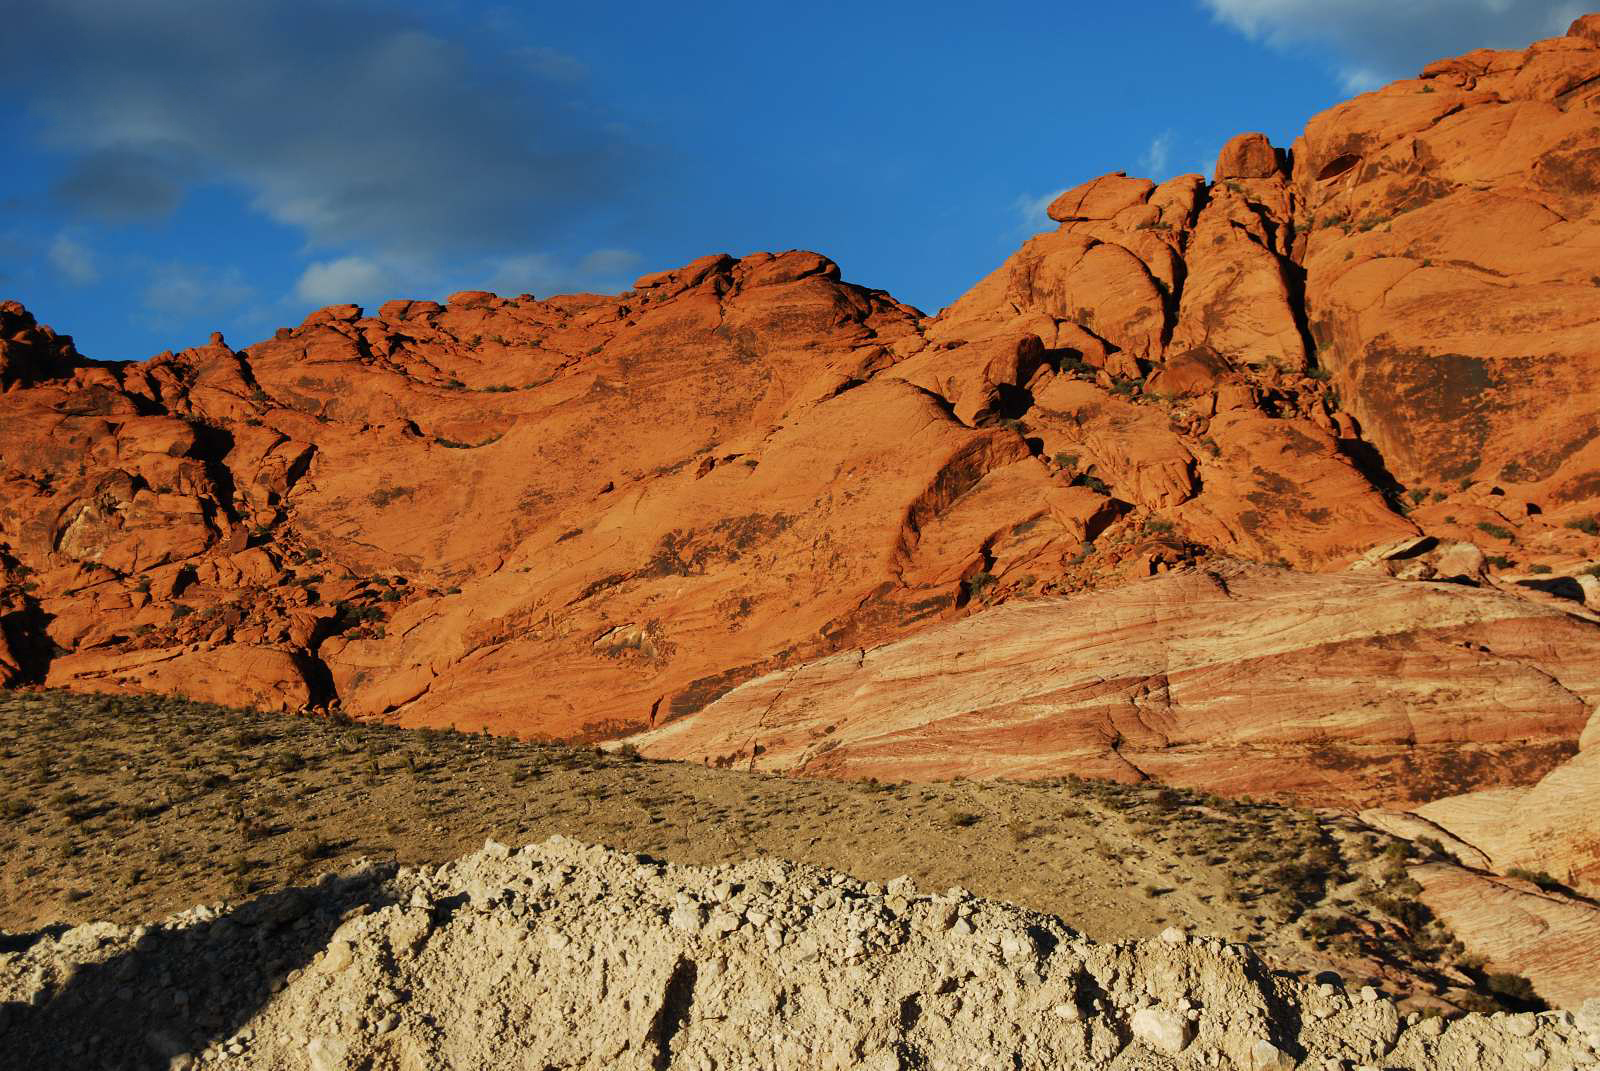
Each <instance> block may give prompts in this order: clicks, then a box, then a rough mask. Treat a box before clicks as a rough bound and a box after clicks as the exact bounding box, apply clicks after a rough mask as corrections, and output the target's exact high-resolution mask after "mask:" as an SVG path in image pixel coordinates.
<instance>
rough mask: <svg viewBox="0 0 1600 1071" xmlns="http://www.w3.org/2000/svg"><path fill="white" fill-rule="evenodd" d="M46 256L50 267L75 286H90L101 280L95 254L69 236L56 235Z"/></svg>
mask: <svg viewBox="0 0 1600 1071" xmlns="http://www.w3.org/2000/svg"><path fill="white" fill-rule="evenodd" d="M46 256H48V257H49V259H50V266H51V267H52V268H54V269H55V270H56V272H57V273H58V274H59V275H61V276H62V277H63V278H64V279H66V280H67V281H68V282H69V283H72V284H73V285H74V286H88V285H89V284H90V283H93V282H97V281H98V280H99V279H100V269H99V267H98V266H97V265H96V264H95V256H94V252H93V251H92V250H91V249H90V248H89V247H88V246H86V245H84V244H83V243H82V242H80V241H78V240H77V239H75V238H72V237H70V236H68V235H65V234H58V235H56V237H55V240H54V241H52V242H51V243H50V250H49V252H48V253H47V254H46Z"/></svg>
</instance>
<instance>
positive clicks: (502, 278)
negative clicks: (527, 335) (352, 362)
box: [283, 249, 642, 307]
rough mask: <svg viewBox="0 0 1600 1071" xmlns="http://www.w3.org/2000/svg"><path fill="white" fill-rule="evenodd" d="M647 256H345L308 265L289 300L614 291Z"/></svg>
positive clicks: (312, 302) (313, 303) (606, 252)
mask: <svg viewBox="0 0 1600 1071" xmlns="http://www.w3.org/2000/svg"><path fill="white" fill-rule="evenodd" d="M641 260H642V258H641V257H640V255H639V254H638V253H635V252H633V251H632V250H628V249H596V250H594V251H592V252H590V253H587V254H585V255H583V256H581V257H578V258H577V259H575V260H573V259H567V258H562V257H558V256H553V255H551V254H548V253H519V254H515V255H512V256H503V257H484V258H477V259H474V260H471V261H469V262H462V263H454V264H449V265H440V264H438V263H435V262H433V261H429V260H419V259H406V258H383V257H368V256H354V255H352V256H343V257H333V258H329V259H326V260H318V261H315V262H313V263H311V264H309V265H307V266H306V269H305V270H304V271H303V272H301V274H300V278H299V279H298V280H296V282H295V285H294V289H293V291H292V292H291V293H290V294H288V295H287V296H286V297H285V298H284V300H283V304H284V305H285V307H288V306H299V307H305V306H310V307H317V306H322V305H342V304H346V303H354V304H358V305H368V306H370V305H374V304H376V303H378V302H381V301H385V300H387V299H389V298H396V297H438V298H442V297H444V296H445V295H447V294H450V293H453V292H454V291H457V290H492V291H494V292H495V293H497V294H506V295H516V294H537V295H539V296H540V297H549V296H550V295H552V294H562V293H573V292H576V291H596V292H601V293H614V292H617V291H620V290H624V289H626V288H627V286H628V285H629V283H630V282H631V281H632V279H633V277H634V276H635V275H637V274H638V267H639V264H640V261H641Z"/></svg>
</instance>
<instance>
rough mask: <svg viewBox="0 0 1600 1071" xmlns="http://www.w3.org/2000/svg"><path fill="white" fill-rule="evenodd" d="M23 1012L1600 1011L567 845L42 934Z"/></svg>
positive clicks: (1191, 1015) (1277, 1016)
mask: <svg viewBox="0 0 1600 1071" xmlns="http://www.w3.org/2000/svg"><path fill="white" fill-rule="evenodd" d="M0 1000H3V1001H5V1003H4V1004H3V1005H0V1046H3V1047H4V1049H5V1051H6V1052H7V1053H8V1055H10V1056H11V1057H13V1058H16V1059H17V1060H19V1061H20V1062H19V1064H18V1066H27V1067H30V1068H40V1069H48V1068H58V1067H59V1068H67V1067H86V1066H97V1067H98V1066H106V1067H110V1066H123V1067H154V1068H163V1069H166V1068H171V1069H200V1068H219V1069H220V1068H273V1069H275V1071H277V1069H282V1071H341V1069H346V1068H403V1067H574V1068H578V1067H590V1068H640V1069H659V1068H720V1069H725V1071H737V1069H751V1071H755V1069H778V1068H795V1069H800V1068H808V1069H809V1068H836V1069H841V1071H842V1069H846V1068H850V1069H855V1068H872V1069H875V1071H900V1069H907V1071H909V1069H912V1068H917V1069H924V1068H925V1069H929V1071H936V1069H937V1071H956V1069H959V1068H973V1067H993V1068H1007V1067H1029V1068H1086V1069H1087V1068H1104V1067H1114V1068H1126V1069H1130V1071H1132V1069H1152V1071H1154V1069H1168V1068H1177V1067H1191V1068H1207V1067H1219V1068H1248V1069H1250V1071H1279V1069H1283V1071H1287V1069H1290V1068H1295V1067H1303V1068H1315V1069H1319V1071H1321V1069H1335V1068H1337V1069H1355V1068H1366V1067H1380V1066H1381V1067H1383V1068H1388V1069H1397V1071H1398V1069H1406V1068H1419V1069H1420V1068H1429V1069H1433V1071H1456V1069H1460V1071H1466V1069H1469V1068H1472V1069H1479V1068H1482V1069H1500V1068H1507V1069H1509V1068H1515V1069H1516V1071H1525V1069H1527V1068H1548V1069H1550V1071H1570V1069H1574V1068H1587V1067H1594V1066H1597V1065H1600V1002H1595V1001H1591V1002H1590V1003H1589V1004H1587V1005H1584V1006H1583V1007H1582V1008H1581V1009H1579V1010H1578V1011H1576V1012H1556V1013H1545V1014H1538V1015H1533V1014H1526V1015H1495V1016H1489V1017H1484V1016H1479V1015H1468V1016H1466V1017H1463V1018H1460V1019H1456V1020H1454V1021H1450V1022H1446V1021H1445V1020H1443V1019H1439V1018H1418V1017H1417V1016H1415V1015H1411V1016H1404V1017H1403V1016H1401V1015H1400V1013H1399V1012H1398V1011H1397V1010H1396V1008H1395V1006H1394V1004H1393V1003H1391V1002H1390V1001H1389V1000H1388V999H1387V998H1386V997H1385V996H1384V995H1383V994H1382V993H1380V992H1378V991H1376V990H1374V989H1372V988H1370V987H1359V988H1346V986H1345V985H1344V983H1343V982H1342V981H1341V980H1340V979H1338V978H1336V977H1332V976H1328V977H1323V978H1319V979H1307V980H1298V979H1291V978H1286V977H1280V976H1278V975H1275V974H1273V973H1272V972H1271V971H1269V970H1268V969H1267V967H1266V966H1265V965H1264V964H1263V963H1262V962H1261V961H1260V960H1259V959H1258V958H1257V957H1256V956H1255V954H1254V953H1253V952H1252V951H1250V949H1249V948H1247V947H1244V946H1238V945H1230V944H1228V943H1226V942H1223V941H1220V940H1215V939H1212V938H1207V937H1199V936H1192V935H1189V934H1185V933H1184V932H1182V931H1180V930H1177V929H1172V930H1168V931H1166V932H1165V933H1163V934H1162V935H1161V936H1160V937H1159V938H1154V939H1149V940H1143V941H1129V942H1122V943H1117V944H1095V943H1092V942H1089V941H1086V940H1084V939H1083V938H1081V937H1079V936H1078V935H1076V934H1074V933H1073V932H1071V931H1070V930H1068V929H1067V928H1066V927H1065V926H1064V925H1063V924H1062V923H1061V922H1060V920H1058V919H1055V918H1052V917H1049V916H1045V915H1040V914H1037V913H1034V912H1031V911H1027V910H1024V909H1021V908H1018V907H1014V906H1011V905H1008V904H1004V903H999V902H995V901H987V900H982V899H979V898H977V897H974V896H972V895H970V894H968V893H966V892H965V891H963V890H961V889H958V888H957V889H950V890H947V891H945V892H942V893H926V892H923V891H920V890H918V889H916V888H915V887H913V885H912V883H911V882H910V881H909V879H905V878H900V879H896V880H894V881H890V882H886V883H882V884H878V883H863V882H859V881H856V880H855V879H853V878H850V877H847V876H845V875H843V874H838V873H834V872H830V871H826V870H822V869H819V868H814V867H803V866H795V865H792V864H787V863H782V862H778V861H774V860H762V861H756V862H747V863H741V864H738V865H734V866H726V867H712V868H694V867H679V866H671V865H667V864H663V863H660V862H657V861H655V860H652V859H649V858H645V857H640V856H634V855H627V854H623V853H618V852H614V851H610V850H607V849H605V848H601V847H590V846H585V845H582V844H579V843H576V842H573V841H570V840H566V839H563V838H559V837H557V838H552V839H551V840H549V841H547V842H545V843H543V844H538V845H530V846H528V847H525V848H522V849H520V850H516V851H513V850H511V849H509V848H507V847H506V846H505V845H501V844H495V843H489V844H486V845H485V846H484V848H483V850H482V851H480V852H478V853H476V854H474V855H472V856H469V857H466V858H464V859H461V860H458V861H456V862H453V863H448V864H445V865H442V866H438V867H423V868H418V869H404V870H398V871H392V870H384V869H376V868H370V869H358V870H355V871H352V872H348V873H345V874H342V875H330V876H329V877H328V878H326V879H325V880H324V881H323V882H322V883H321V884H320V885H318V886H317V887H315V888H314V889H310V890H300V891H295V892H290V893H283V894H277V895H275V896H271V897H268V898H266V899H263V900H258V901H252V902H248V903H244V904H240V905H235V906H228V905H217V906H215V907H202V908H196V909H194V910H191V911H188V912H185V913H183V914H181V915H178V916H174V917H173V918H170V919H168V920H166V921H165V922H163V923H160V924H158V925H154V926H140V927H133V928H129V927H119V926H114V925H110V924H101V923H96V924H90V925H86V926H80V927H77V928H74V929H71V930H68V931H66V932H65V933H61V934H59V935H55V936H48V935H41V936H40V937H39V938H38V939H37V940H36V941H35V942H34V943H33V944H32V945H30V946H29V947H27V948H26V949H24V950H22V951H20V952H8V953H0Z"/></svg>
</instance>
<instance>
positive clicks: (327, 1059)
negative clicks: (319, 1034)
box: [306, 1038, 350, 1071]
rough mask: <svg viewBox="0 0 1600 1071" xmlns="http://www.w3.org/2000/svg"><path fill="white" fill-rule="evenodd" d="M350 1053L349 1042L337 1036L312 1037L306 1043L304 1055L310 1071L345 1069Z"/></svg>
mask: <svg viewBox="0 0 1600 1071" xmlns="http://www.w3.org/2000/svg"><path fill="white" fill-rule="evenodd" d="M349 1055H350V1044H349V1042H345V1041H340V1040H338V1039H337V1038H312V1039H311V1041H310V1042H308V1043H307V1044H306V1057H307V1059H308V1060H309V1061H310V1063H311V1071H345V1062H346V1060H347V1058H348V1057H349Z"/></svg>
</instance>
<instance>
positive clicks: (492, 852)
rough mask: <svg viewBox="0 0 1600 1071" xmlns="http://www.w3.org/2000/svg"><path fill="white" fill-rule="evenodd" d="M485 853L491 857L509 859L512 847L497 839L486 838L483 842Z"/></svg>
mask: <svg viewBox="0 0 1600 1071" xmlns="http://www.w3.org/2000/svg"><path fill="white" fill-rule="evenodd" d="M483 854H484V855H487V856H488V857H489V858H490V859H509V858H511V849H510V848H508V847H506V846H505V845H504V844H501V843H500V842H499V841H497V840H486V841H484V842H483Z"/></svg>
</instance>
